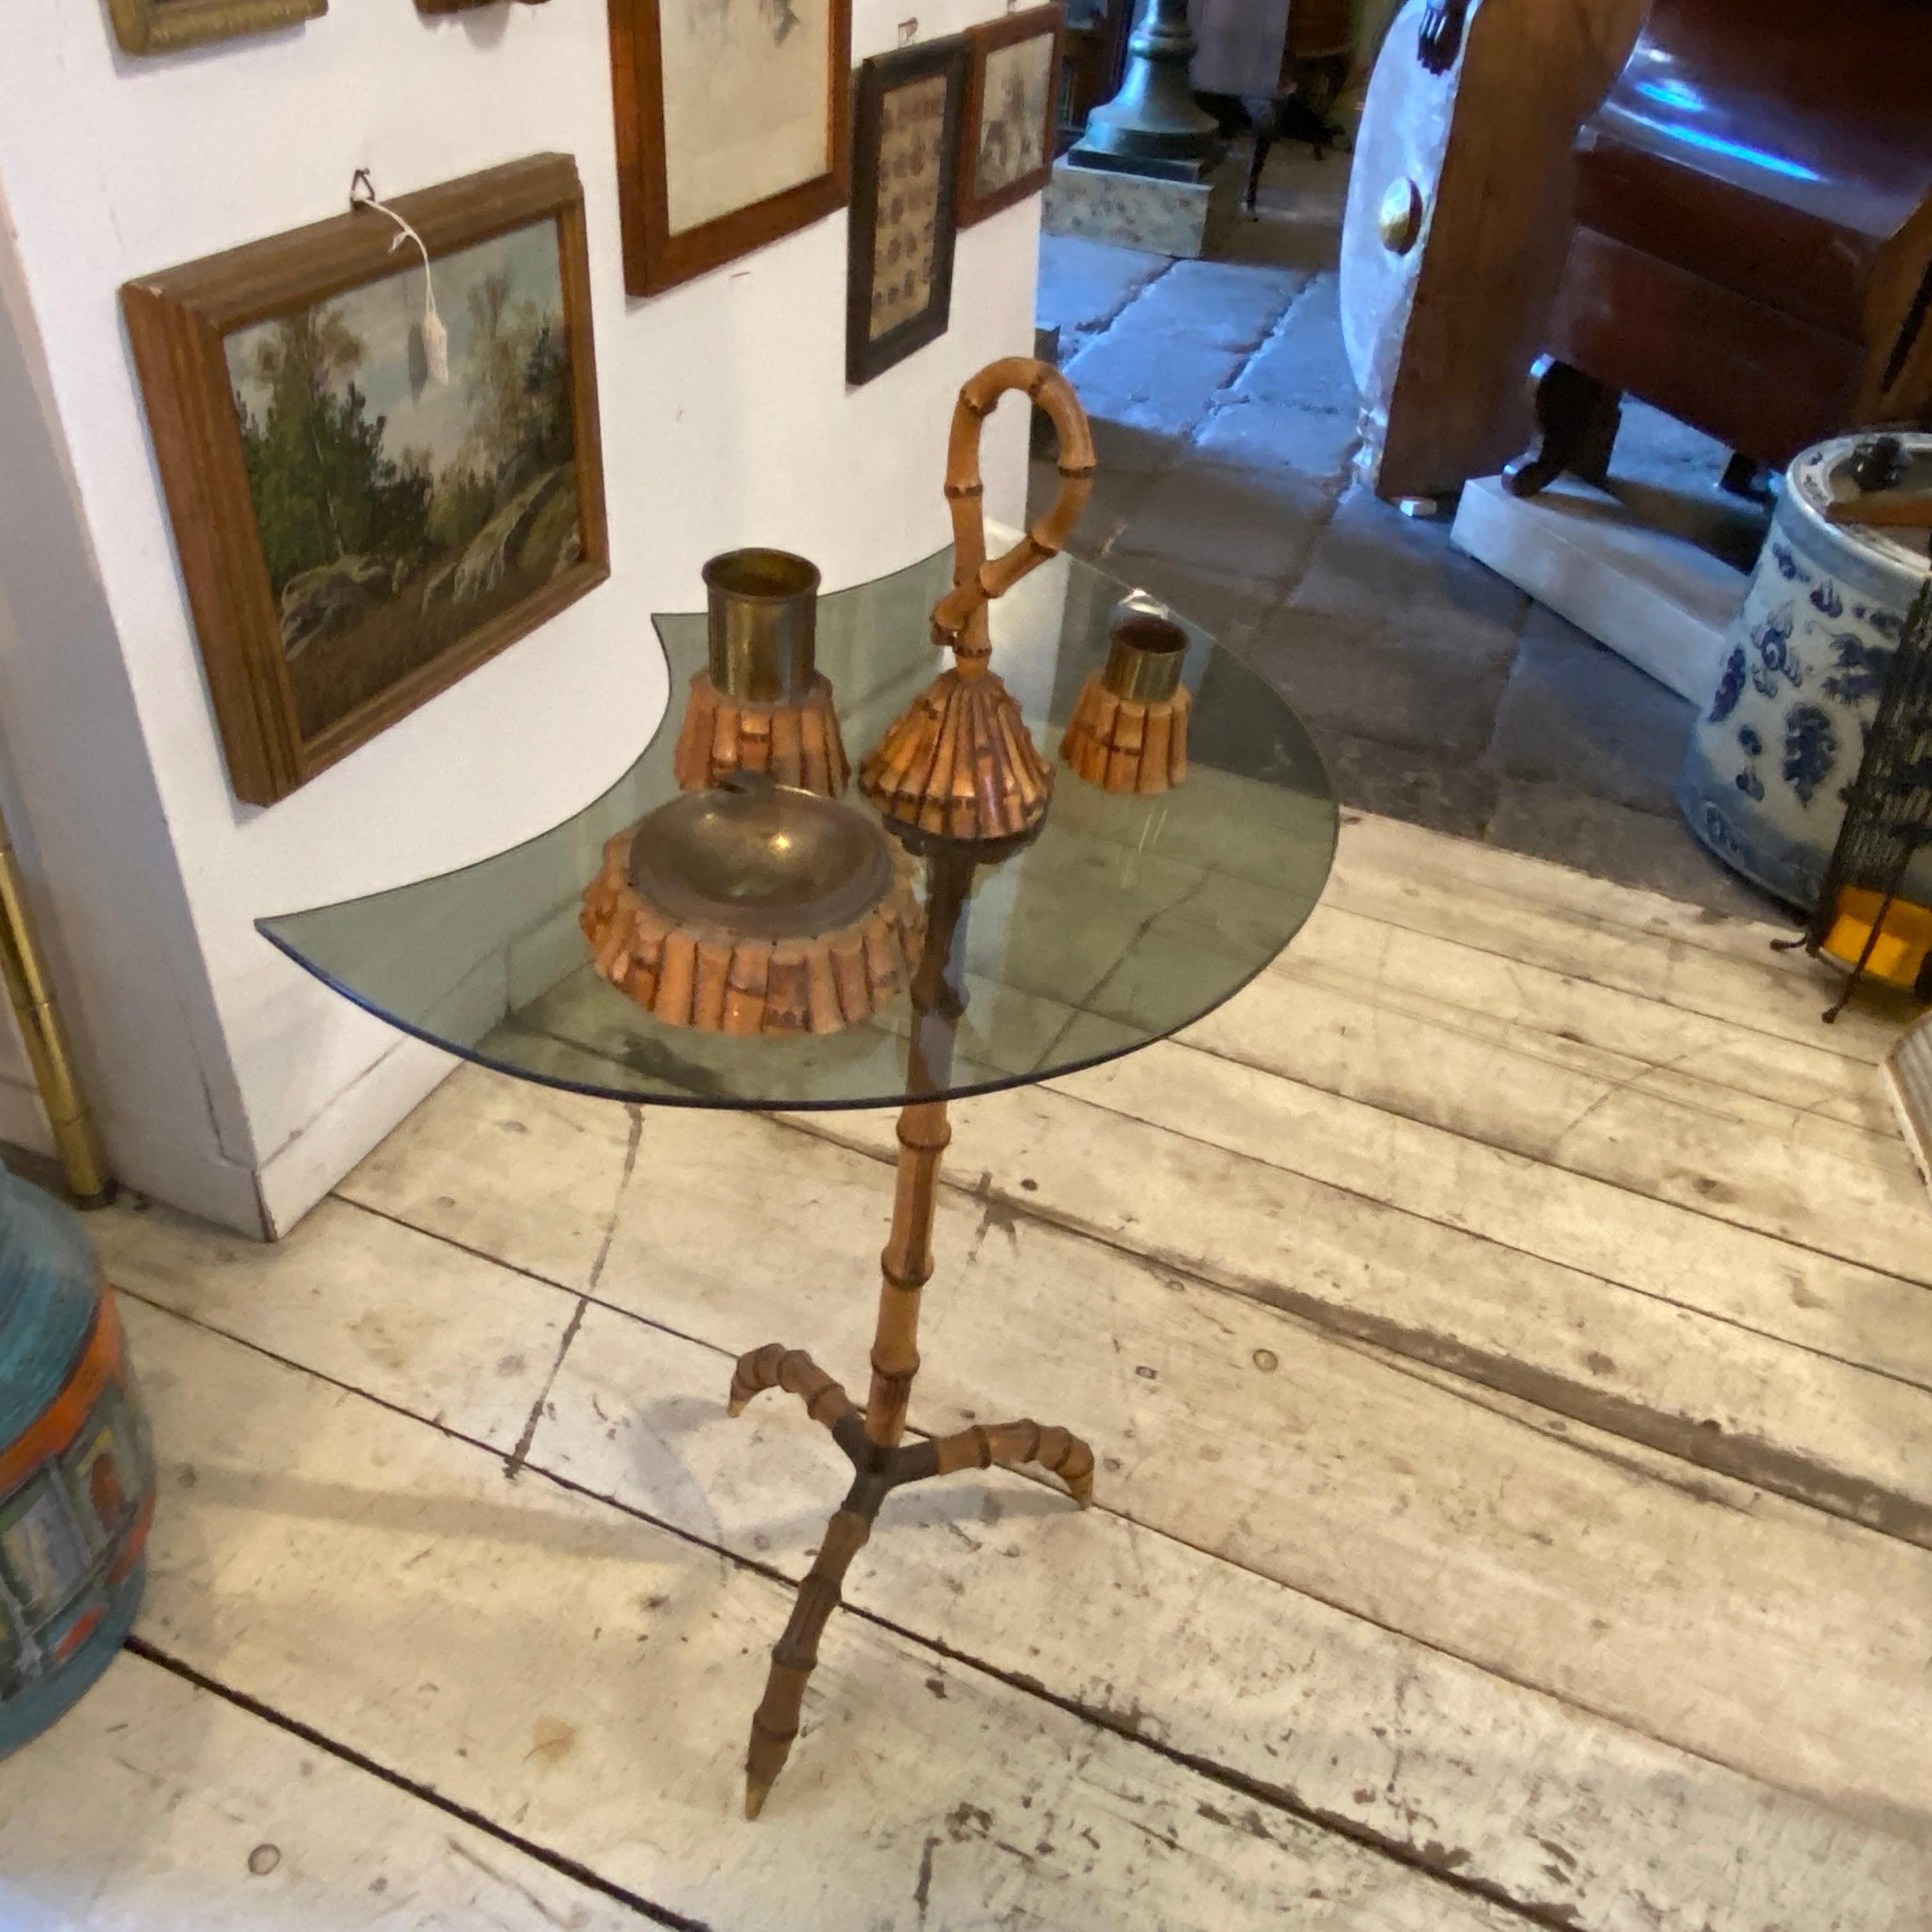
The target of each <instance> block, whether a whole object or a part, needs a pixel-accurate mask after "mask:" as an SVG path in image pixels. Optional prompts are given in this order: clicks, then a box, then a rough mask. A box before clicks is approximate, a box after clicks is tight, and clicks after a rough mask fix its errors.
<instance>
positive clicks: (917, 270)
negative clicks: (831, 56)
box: [845, 35, 967, 383]
mask: <svg viewBox="0 0 1932 1932" xmlns="http://www.w3.org/2000/svg"><path fill="white" fill-rule="evenodd" d="M966 63H967V46H966V42H965V40H964V38H963V37H960V36H959V35H954V36H953V37H951V38H950V39H947V40H930V41H927V42H926V43H923V44H922V45H919V46H910V47H903V48H901V49H899V50H898V52H895V53H889V54H880V55H878V56H877V58H874V59H872V60H868V62H865V65H864V66H863V67H862V68H859V79H858V87H857V101H856V106H855V107H854V108H853V116H852V217H851V222H852V226H851V245H850V254H849V256H848V258H847V288H846V306H845V380H847V382H848V383H869V382H870V381H871V380H872V378H873V377H874V376H877V375H879V374H881V373H882V372H883V371H886V370H887V369H889V368H891V367H892V365H893V364H894V363H895V362H902V361H904V359H905V358H906V357H907V356H910V354H911V353H913V350H916V349H922V348H923V347H925V346H926V344H927V343H929V342H931V341H933V340H934V339H935V338H936V337H938V336H941V335H944V334H945V333H946V327H947V322H948V321H949V320H950V317H951V315H952V312H953V239H954V235H955V231H956V222H955V220H954V218H953V214H954V206H953V189H954V182H955V177H956V174H957V172H958V167H959V127H960V113H961V109H962V104H963V102H964V100H965V91H966Z"/></svg>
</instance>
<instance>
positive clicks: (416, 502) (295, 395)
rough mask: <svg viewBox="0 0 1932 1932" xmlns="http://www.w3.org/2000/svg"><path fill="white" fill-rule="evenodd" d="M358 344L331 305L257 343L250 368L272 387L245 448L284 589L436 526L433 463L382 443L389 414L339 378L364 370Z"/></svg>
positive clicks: (249, 425) (401, 550)
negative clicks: (303, 576)
mask: <svg viewBox="0 0 1932 1932" xmlns="http://www.w3.org/2000/svg"><path fill="white" fill-rule="evenodd" d="M362 353H363V352H362V343H361V342H360V341H359V340H358V339H357V338H356V335H355V334H354V332H353V331H352V330H351V329H349V328H348V326H347V325H346V324H345V323H344V321H343V320H342V318H341V316H340V314H338V312H337V311H335V310H334V309H330V308H320V309H311V310H307V311H304V312H303V313H302V314H299V315H293V316H285V317H282V318H281V320H278V322H277V323H275V326H274V329H273V332H272V334H271V335H269V338H268V339H267V340H266V341H264V342H263V344H261V345H260V347H259V348H258V349H257V351H256V353H255V367H254V372H253V373H254V374H255V376H256V377H257V378H258V380H260V382H261V383H263V386H265V387H266V389H267V390H268V392H269V395H268V401H267V404H266V407H265V408H264V410H263V413H261V415H260V416H257V414H256V413H255V412H254V410H245V412H244V413H243V416H242V452H243V455H244V458H245V460H246V462H247V464H248V484H249V488H250V491H251V494H252V495H253V496H254V502H255V514H256V517H257V521H258V522H259V523H260V526H261V532H262V547H263V551H264V553H265V554H266V559H267V562H268V565H269V582H270V583H271V584H272V586H274V589H275V594H276V595H277V596H278V597H279V596H280V595H281V592H282V590H283V588H284V586H285V585H286V584H287V583H288V581H289V580H290V578H291V577H294V576H296V575H298V574H300V573H301V572H302V571H305V570H309V569H313V568H314V567H315V566H316V565H318V564H324V563H329V562H333V561H335V559H337V558H338V557H341V556H350V555H362V556H383V557H385V558H387V559H389V560H391V561H392V562H400V561H401V560H402V559H404V558H407V557H408V556H410V555H411V554H412V553H413V552H415V551H416V550H418V549H419V547H421V545H422V542H423V541H424V538H425V535H426V534H427V532H428V523H429V510H430V497H431V478H430V473H429V466H428V462H427V461H426V460H425V459H424V458H423V457H422V455H419V454H418V453H416V452H409V451H406V452H404V455H403V457H402V459H401V461H397V460H395V459H393V458H390V457H389V456H388V455H386V454H385V453H384V452H383V425H384V422H385V419H384V418H383V417H381V416H376V417H374V418H371V416H370V415H369V413H368V398H366V397H365V395H363V393H362V391H361V390H360V389H359V388H357V387H356V384H355V383H354V382H353V380H352V381H350V382H348V383H346V385H345V386H344V392H343V393H342V394H341V395H336V394H335V393H334V385H335V382H336V381H337V380H338V378H341V377H348V376H349V375H350V373H351V372H352V371H354V370H355V369H356V368H359V366H360V365H361V363H362Z"/></svg>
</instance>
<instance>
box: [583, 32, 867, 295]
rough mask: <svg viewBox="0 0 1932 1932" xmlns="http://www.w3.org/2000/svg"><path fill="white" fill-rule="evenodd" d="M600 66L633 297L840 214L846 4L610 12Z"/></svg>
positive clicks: (845, 129) (846, 138)
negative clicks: (610, 110) (606, 79)
mask: <svg viewBox="0 0 1932 1932" xmlns="http://www.w3.org/2000/svg"><path fill="white" fill-rule="evenodd" d="M610 66H611V91H612V98H613V104H614V106H615V109H616V123H617V190H618V193H617V199H618V209H619V215H620V217H621V220H622V229H623V241H624V286H625V288H626V289H628V290H629V291H630V293H631V294H632V295H634V296H649V295H655V294H657V293H659V292H660V291H661V290H664V289H668V288H674V287H676V285H677V284H679V282H684V281H689V280H690V279H691V277H693V276H694V275H703V274H704V273H706V271H708V270H709V269H715V268H718V267H720V266H722V265H723V264H724V263H727V262H730V261H735V260H736V259H737V258H738V257H739V256H740V255H745V254H749V253H750V252H751V251H752V250H753V249H754V248H763V246H764V245H765V244H766V242H775V241H776V240H778V238H779V237H780V236H785V235H789V234H791V233H793V231H794V230H796V229H800V228H803V227H805V226H808V225H809V224H810V223H812V222H814V221H817V220H820V219H821V218H822V217H824V216H826V215H828V214H832V213H833V212H835V211H836V210H837V209H838V208H842V207H844V205H845V196H846V191H847V184H848V182H849V180H850V121H849V105H848V104H849V101H850V75H851V68H852V0H738V4H736V5H731V4H722V0H703V4H697V3H696V0H668V4H666V0H610Z"/></svg>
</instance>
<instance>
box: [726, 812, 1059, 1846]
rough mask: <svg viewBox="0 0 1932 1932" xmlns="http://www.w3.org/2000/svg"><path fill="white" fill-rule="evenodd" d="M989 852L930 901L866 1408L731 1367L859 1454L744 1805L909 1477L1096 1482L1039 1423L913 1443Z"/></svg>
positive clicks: (762, 1363)
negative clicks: (960, 952)
mask: <svg viewBox="0 0 1932 1932" xmlns="http://www.w3.org/2000/svg"><path fill="white" fill-rule="evenodd" d="M976 863H977V860H975V859H974V858H972V857H971V855H970V853H968V852H965V851H964V850H957V849H956V850H950V851H944V850H943V851H941V853H938V854H937V855H936V856H935V858H934V860H933V864H932V888H931V892H930V894H929V899H928V903H927V908H926V952H925V954H924V956H922V959H921V960H920V962H919V967H918V969H917V970H916V972H915V973H914V974H913V984H912V1004H913V1034H912V1040H911V1045H910V1071H909V1074H908V1079H907V1091H909V1092H910V1093H911V1094H913V1095H914V1096H916V1097H915V1098H913V1099H911V1100H908V1101H907V1103H906V1104H905V1106H904V1107H903V1108H902V1109H901V1110H900V1113H899V1124H898V1141H899V1155H898V1172H897V1179H896V1181H895V1187H894V1190H893V1196H892V1232H891V1234H890V1235H889V1237H888V1238H887V1240H886V1247H885V1252H884V1253H883V1254H882V1255H881V1256H880V1258H879V1260H880V1286H879V1319H878V1323H877V1328H876V1329H875V1331H874V1335H873V1339H872V1387H871V1397H870V1399H869V1400H868V1401H867V1403H866V1404H865V1410H864V1412H863V1413H862V1414H861V1412H859V1410H858V1409H856V1408H855V1407H854V1406H853V1404H852V1403H851V1402H850V1400H848V1399H847V1396H846V1394H845V1391H844V1389H842V1388H840V1386H839V1385H838V1383H836V1382H834V1381H833V1380H832V1378H831V1377H830V1376H829V1375H827V1374H826V1373H825V1371H824V1370H823V1369H821V1368H820V1367H818V1366H817V1364H816V1363H814V1361H812V1359H811V1357H810V1356H809V1355H805V1353H803V1352H802V1351H800V1350H798V1349H787V1348H786V1347H785V1346H784V1345H783V1344H782V1343H777V1342H773V1343H767V1344H766V1346H764V1347H763V1348H762V1349H753V1350H751V1352H750V1353H749V1354H748V1355H742V1356H740V1357H739V1360H738V1365H737V1367H736V1370H735V1371H734V1372H733V1375H732V1377H731V1396H730V1412H731V1413H732V1414H733V1415H737V1414H738V1413H739V1412H740V1411H741V1410H742V1409H743V1408H744V1406H745V1403H748V1402H749V1401H750V1400H751V1397H753V1396H754V1395H756V1394H757V1393H758V1392H759V1391H760V1390H762V1389H768V1388H782V1389H784V1390H785V1391H787V1392H788V1393H790V1394H793V1395H796V1397H799V1400H801V1401H802V1402H803V1403H804V1404H805V1412H806V1413H807V1414H808V1415H809V1416H811V1418H812V1420H813V1421H815V1422H819V1423H822V1424H824V1426H825V1427H826V1428H828V1429H829V1430H831V1432H832V1439H833V1440H834V1441H835V1442H837V1443H838V1446H839V1447H840V1448H841V1449H842V1450H844V1452H845V1454H846V1456H847V1458H848V1459H849V1460H850V1463H851V1464H852V1470H853V1482H852V1487H851V1489H850V1491H849V1492H848V1493H847V1495H846V1497H845V1500H844V1502H843V1503H841V1505H839V1508H838V1511H837V1512H836V1513H835V1514H834V1515H833V1517H832V1520H831V1521H830V1522H829V1523H827V1524H826V1529H825V1538H824V1541H823V1542H822V1543H821V1544H820V1546H819V1550H818V1554H817V1556H816V1557H815V1558H814V1559H813V1562H812V1565H811V1569H810V1570H809V1571H808V1572H807V1573H806V1575H805V1580H804V1581H803V1582H802V1583H800V1584H799V1590H798V1598H797V1601H796V1603H794V1604H793V1606H792V1613H791V1616H790V1620H789V1621H788V1622H787V1624H786V1625H785V1628H784V1635H783V1636H781V1637H780V1638H779V1639H778V1642H777V1643H776V1644H775V1646H773V1647H772V1664H771V1669H770V1671H769V1673H768V1674H767V1675H766V1679H765V1693H764V1695H763V1697H762V1698H760V1700H759V1703H758V1708H757V1711H756V1712H754V1714H753V1715H752V1718H751V1743H750V1745H749V1746H748V1748H747V1750H746V1751H745V1817H748V1818H755V1817H757V1815H758V1814H759V1813H760V1811H763V1809H764V1806H765V1800H766V1797H767V1796H769V1793H770V1791H771V1788H772V1784H773V1782H774V1781H775V1780H776V1778H777V1777H778V1773H779V1772H781V1771H782V1770H783V1769H784V1764H785V1760H786V1759H787V1757H790V1754H791V1748H792V1744H793V1740H794V1739H796V1737H797V1736H798V1728H799V1713H800V1712H801V1711H802V1709H803V1707H804V1703H805V1685H806V1684H807V1683H808V1682H809V1680H810V1679H811V1673H812V1671H813V1670H814V1668H815V1667H817V1663H818V1640H819V1637H820V1634H822V1632H823V1630H824V1628H825V1625H826V1620H827V1619H829V1617H830V1616H831V1615H832V1612H833V1611H834V1610H836V1609H837V1608H838V1604H839V1601H840V1592H841V1589H842V1588H843V1586H844V1580H845V1573H846V1571H847V1570H848V1569H850V1568H851V1564H852V1559H853V1557H855V1556H857V1555H858V1553H859V1551H860V1550H862V1549H863V1548H864V1547H865V1541H866V1538H868V1537H869V1536H870V1535H871V1532H872V1523H873V1520H874V1518H875V1517H877V1515H878V1513H879V1506H880V1504H882V1503H883V1502H884V1501H885V1499H886V1497H887V1496H889V1495H890V1494H891V1493H892V1491H893V1490H895V1489H897V1488H898V1487H900V1486H901V1484H906V1483H916V1482H922V1481H925V1480H926V1478H929V1477H932V1476H943V1475H950V1474H952V1473H953V1472H954V1471H956V1470H959V1469H989V1468H990V1467H992V1466H993V1465H994V1464H995V1463H1000V1464H1011V1463H1039V1464H1040V1465H1041V1466H1043V1467H1044V1468H1046V1469H1051V1470H1052V1471H1053V1472H1054V1473H1055V1475H1058V1477H1059V1478H1061V1481H1063V1482H1064V1483H1065V1484H1066V1485H1067V1488H1068V1489H1069V1490H1070V1491H1071V1492H1072V1493H1073V1496H1074V1499H1075V1500H1076V1501H1077V1502H1079V1503H1081V1504H1082V1505H1085V1504H1086V1503H1087V1502H1088V1501H1089V1500H1091V1497H1092V1495H1093V1488H1094V1456H1093V1452H1092V1451H1091V1450H1090V1449H1089V1448H1088V1447H1087V1445H1086V1444H1085V1443H1084V1442H1082V1441H1081V1440H1080V1439H1079V1437H1078V1436H1071V1435H1070V1434H1068V1433H1067V1431H1066V1430H1064V1429H1060V1428H1055V1427H1045V1428H1043V1427H1041V1426H1040V1424H1038V1423H1037V1422H1031V1421H1024V1422H1008V1423H1001V1424H998V1425H997V1426H996V1427H993V1428H990V1429H986V1428H973V1429H965V1430H960V1431H959V1433H957V1434H956V1435H953V1436H943V1437H941V1438H939V1439H938V1440H936V1441H932V1442H917V1443H914V1444H913V1445H910V1446H907V1445H904V1444H902V1443H901V1437H902V1436H904V1433H905V1421H906V1407H907V1403H908V1402H909V1400H910V1397H911V1394H912V1384H913V1377H914V1376H916V1375H917V1374H918V1373H919V1299H920V1296H921V1294H922V1291H923V1290H924V1289H925V1286H926V1283H927V1281H928V1280H929V1279H930V1278H931V1277H932V1228H933V1220H934V1217H935V1213H936V1212H937V1210H938V1205H939V1167H940V1163H941V1160H942V1159H943V1158H944V1155H945V1152H946V1144H947V1141H948V1140H949V1139H950V1138H951V1134H952V1130H951V1129H950V1127H949V1126H948V1125H947V1118H946V1100H945V1092H946V1088H947V1082H948V1081H949V1079H950V1075H951V1068H952V1058H953V1035H954V1033H955V1031H956V1028H957V1026H958V1023H959V1016H960V1014H961V1013H962V1012H963V1011H964V1010H965V1002H964V1001H963V999H962V998H961V997H960V995H959V990H958V986H959V962H958V959H957V957H956V950H957V942H958V940H959V936H960V935H961V934H962V932H963V931H964V928H965V908H966V901H967V899H968V896H969V895H970V892H971V886H972V877H973V871H974V865H975V864H976Z"/></svg>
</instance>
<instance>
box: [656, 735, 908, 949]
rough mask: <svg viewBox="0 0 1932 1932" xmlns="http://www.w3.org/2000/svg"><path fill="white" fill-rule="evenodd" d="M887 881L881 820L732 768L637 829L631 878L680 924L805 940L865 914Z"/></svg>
mask: <svg viewBox="0 0 1932 1932" xmlns="http://www.w3.org/2000/svg"><path fill="white" fill-rule="evenodd" d="M891 885H892V841H891V840H890V839H889V838H887V837H886V832H885V829H884V827H883V826H881V825H880V824H879V823H878V822H877V820H875V819H872V818H869V817H867V816H866V815H865V813H863V812H862V811H854V810H853V808H852V807H851V806H850V805H841V804H839V803H838V802H837V800H835V799H829V798H821V797H820V796H818V795H817V793H814V792H808V791H802V790H796V789H794V788H793V787H791V786H789V785H781V784H774V783H773V782H772V780H771V779H770V778H768V777H766V775H764V774H763V772H735V773H733V775H731V776H730V778H726V779H724V780H723V781H721V783H719V784H715V785H712V786H711V787H709V788H708V789H707V790H703V791H697V792H687V793H685V795H684V796H683V797H682V798H676V799H672V800H671V802H670V803H669V804H668V805H659V806H658V808H657V810H656V811H654V812H652V814H650V816H649V817H648V818H646V819H645V820H643V823H641V824H640V825H639V826H638V827H637V835H636V837H635V838H634V840H633V841H632V843H631V886H633V888H634V889H635V890H636V892H637V895H638V897H639V898H643V899H646V900H648V901H650V903H651V904H653V905H655V906H656V907H658V910H660V911H661V912H663V913H666V914H667V915H668V916H670V917H671V918H672V919H676V921H677V922H679V924H681V925H692V926H716V927H719V928H721V929H724V930H725V931H727V932H733V933H737V934H742V935H744V936H745V937H746V938H761V939H793V938H800V939H802V938H809V937H811V935H814V934H816V933H821V932H834V931H835V930H837V929H838V928H839V927H841V926H850V924H851V923H852V922H853V921H854V920H855V919H862V918H863V917H864V916H865V914H866V913H868V912H870V911H871V910H873V909H874V907H876V906H877V904H879V902H880V901H881V900H882V899H883V898H884V897H885V895H886V892H887V891H888V889H889V888H890V886H891Z"/></svg>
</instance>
